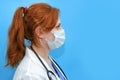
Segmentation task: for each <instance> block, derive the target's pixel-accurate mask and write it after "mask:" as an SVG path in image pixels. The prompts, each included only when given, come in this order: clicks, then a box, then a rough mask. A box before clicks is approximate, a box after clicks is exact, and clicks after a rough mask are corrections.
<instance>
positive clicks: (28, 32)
mask: <svg viewBox="0 0 120 80" xmlns="http://www.w3.org/2000/svg"><path fill="white" fill-rule="evenodd" d="M24 39H28V40H30V41H31V46H29V47H28V46H25V45H24ZM64 40H65V33H64V29H63V28H62V27H61V26H60V19H59V10H58V9H57V8H54V7H52V6H50V5H48V4H46V3H36V4H33V5H31V6H30V7H29V8H24V7H19V8H18V9H17V10H16V12H15V14H14V17H13V21H12V24H11V27H10V30H9V42H8V43H9V44H8V50H7V60H8V61H7V65H11V66H12V67H16V66H17V69H16V72H15V75H14V78H13V80H67V78H66V76H65V74H64V73H63V71H62V69H60V67H59V66H58V65H57V63H56V62H55V61H54V59H53V58H52V57H50V56H49V52H50V50H51V49H55V48H58V47H60V46H61V45H62V44H63V43H64Z"/></svg>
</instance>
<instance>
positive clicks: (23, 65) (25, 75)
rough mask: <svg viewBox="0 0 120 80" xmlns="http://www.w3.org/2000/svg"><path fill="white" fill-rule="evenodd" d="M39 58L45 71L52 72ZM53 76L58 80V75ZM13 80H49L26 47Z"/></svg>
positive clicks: (36, 59)
mask: <svg viewBox="0 0 120 80" xmlns="http://www.w3.org/2000/svg"><path fill="white" fill-rule="evenodd" d="M39 57H40V55H39ZM40 58H41V60H42V61H43V63H44V64H45V66H46V67H47V69H48V70H50V71H52V72H53V70H52V69H51V68H50V67H49V65H48V64H47V63H46V62H45V61H44V60H43V58H42V57H40ZM51 60H52V59H51ZM52 62H54V61H52ZM55 65H56V64H55ZM59 70H60V69H59ZM53 73H54V72H53ZM54 74H55V75H56V77H57V79H58V80H60V79H59V77H58V75H57V74H56V73H54ZM63 76H64V75H63ZM64 77H65V76H64ZM13 80H49V78H48V76H47V72H46V69H45V68H44V67H43V65H42V63H41V62H40V61H39V59H38V58H37V56H36V55H35V53H34V52H33V51H32V50H31V49H29V48H28V47H26V52H25V56H24V58H23V59H22V60H21V62H20V64H19V65H18V67H17V69H16V72H15V74H14V77H13Z"/></svg>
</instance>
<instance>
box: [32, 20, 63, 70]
mask: <svg viewBox="0 0 120 80" xmlns="http://www.w3.org/2000/svg"><path fill="white" fill-rule="evenodd" d="M59 24H60V19H58V21H57V23H56V26H55V27H54V28H53V29H52V30H51V31H50V32H48V33H45V32H42V31H41V30H40V27H37V28H36V29H35V33H36V34H37V39H38V40H39V43H40V44H41V46H40V47H37V46H35V45H34V44H32V47H33V49H34V50H35V51H36V52H37V54H38V55H40V56H41V57H42V58H43V59H44V60H45V61H46V62H47V64H48V65H49V66H50V67H51V69H53V67H52V64H51V61H50V60H49V58H48V56H49V52H50V49H49V47H48V44H47V41H53V40H54V38H55V37H54V35H53V32H54V31H56V30H60V29H61V27H58V25H59ZM53 71H54V69H53Z"/></svg>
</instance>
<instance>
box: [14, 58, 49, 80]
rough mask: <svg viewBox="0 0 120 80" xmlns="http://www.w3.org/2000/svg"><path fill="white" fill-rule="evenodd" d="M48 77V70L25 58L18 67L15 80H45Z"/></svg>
mask: <svg viewBox="0 0 120 80" xmlns="http://www.w3.org/2000/svg"><path fill="white" fill-rule="evenodd" d="M46 76H47V74H46V70H45V69H44V68H43V67H42V65H41V64H37V63H35V62H34V61H33V60H31V59H30V58H29V57H26V56H25V57H24V58H23V60H22V61H21V62H20V64H19V65H18V67H17V69H16V72H15V74H14V78H13V80H44V78H46Z"/></svg>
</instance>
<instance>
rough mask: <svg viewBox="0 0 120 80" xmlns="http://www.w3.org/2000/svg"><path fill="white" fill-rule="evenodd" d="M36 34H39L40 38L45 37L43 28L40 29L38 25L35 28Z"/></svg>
mask: <svg viewBox="0 0 120 80" xmlns="http://www.w3.org/2000/svg"><path fill="white" fill-rule="evenodd" d="M35 34H36V35H37V37H38V38H43V32H42V30H41V29H40V27H37V28H36V29H35Z"/></svg>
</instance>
